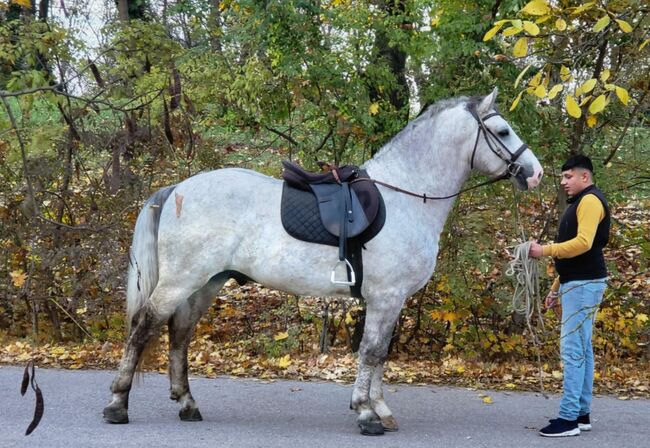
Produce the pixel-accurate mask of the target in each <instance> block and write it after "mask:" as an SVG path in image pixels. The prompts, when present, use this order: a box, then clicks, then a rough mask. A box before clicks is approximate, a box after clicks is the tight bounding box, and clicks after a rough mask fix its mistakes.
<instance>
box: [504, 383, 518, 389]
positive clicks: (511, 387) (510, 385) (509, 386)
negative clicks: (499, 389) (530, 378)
mask: <svg viewBox="0 0 650 448" xmlns="http://www.w3.org/2000/svg"><path fill="white" fill-rule="evenodd" d="M515 387H517V386H516V385H515V383H508V384H506V389H514V388H515Z"/></svg>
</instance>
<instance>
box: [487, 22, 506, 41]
mask: <svg viewBox="0 0 650 448" xmlns="http://www.w3.org/2000/svg"><path fill="white" fill-rule="evenodd" d="M502 26H503V23H502V24H500V25H494V26H493V27H492V28H490V29H489V30H488V32H487V33H485V36H483V42H487V41H488V40H490V39H492V38H493V37H494V36H495V35H496V34H497V33H498V32H499V30H500V29H501V27H502Z"/></svg>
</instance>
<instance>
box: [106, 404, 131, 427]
mask: <svg viewBox="0 0 650 448" xmlns="http://www.w3.org/2000/svg"><path fill="white" fill-rule="evenodd" d="M104 420H106V421H107V422H108V423H117V424H123V423H129V411H128V410H127V409H126V408H123V407H119V408H117V407H115V408H114V407H110V406H106V407H105V408H104Z"/></svg>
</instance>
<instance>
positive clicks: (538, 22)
mask: <svg viewBox="0 0 650 448" xmlns="http://www.w3.org/2000/svg"><path fill="white" fill-rule="evenodd" d="M551 17H552V16H542V17H540V18H539V19H537V20H535V23H536V24H538V25H539V24H540V23H544V22H546V21H547V20H548V19H550V18H551Z"/></svg>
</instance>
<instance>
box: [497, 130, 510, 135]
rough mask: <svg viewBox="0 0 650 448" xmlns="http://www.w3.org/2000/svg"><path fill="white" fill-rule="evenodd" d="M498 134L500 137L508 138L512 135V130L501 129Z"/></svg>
mask: <svg viewBox="0 0 650 448" xmlns="http://www.w3.org/2000/svg"><path fill="white" fill-rule="evenodd" d="M497 134H499V137H507V136H509V135H510V130H509V129H501V130H500V131H499V132H498V133H497Z"/></svg>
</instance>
